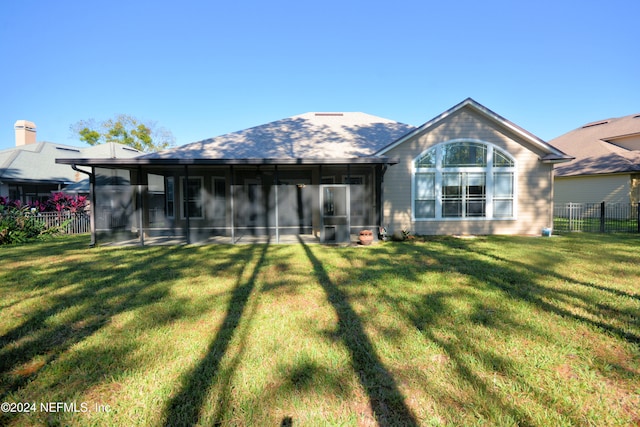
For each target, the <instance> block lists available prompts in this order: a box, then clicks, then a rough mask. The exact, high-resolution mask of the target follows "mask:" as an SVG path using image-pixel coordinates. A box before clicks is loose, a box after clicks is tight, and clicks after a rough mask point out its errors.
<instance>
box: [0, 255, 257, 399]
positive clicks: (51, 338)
mask: <svg viewBox="0 0 640 427" xmlns="http://www.w3.org/2000/svg"><path fill="white" fill-rule="evenodd" d="M200 250H201V249H200V248H184V247H162V248H161V247H156V248H119V249H117V250H114V249H106V250H102V249H94V250H92V251H95V253H93V254H91V253H90V254H89V255H87V256H76V257H69V258H65V259H62V260H61V261H60V262H58V263H57V264H56V265H46V264H44V263H43V264H39V265H38V266H36V267H34V266H33V265H32V266H29V265H27V266H24V267H23V266H19V267H18V269H24V270H25V271H24V273H25V274H26V273H27V271H32V272H33V269H36V270H37V275H38V276H39V279H38V280H39V282H38V283H36V284H35V285H34V289H36V290H37V292H38V295H39V296H38V297H35V298H40V299H41V300H42V301H41V304H40V305H39V306H38V307H37V308H36V309H33V310H31V309H30V311H26V309H20V308H19V307H18V306H15V305H12V306H15V307H13V308H11V310H12V312H13V315H14V316H20V317H24V320H23V321H21V322H20V323H19V324H18V325H17V326H15V327H13V328H12V329H9V330H8V331H7V332H5V333H4V334H3V335H2V336H0V400H2V399H5V398H6V396H8V395H10V394H13V393H16V392H18V390H19V389H20V388H21V387H23V386H24V385H26V384H27V383H30V382H36V381H37V380H38V375H39V374H40V372H41V371H43V369H45V368H46V367H47V366H48V365H51V364H52V363H54V362H55V361H56V360H57V359H59V358H60V357H61V356H62V355H63V354H65V353H66V352H67V351H68V350H69V349H70V348H71V347H73V346H75V345H76V344H79V343H81V342H83V341H85V340H86V339H88V338H89V337H91V336H92V335H94V334H95V333H96V332H97V331H99V330H101V329H102V328H103V327H105V326H107V325H109V324H110V322H111V321H112V319H113V318H114V317H115V316H117V315H119V314H121V313H124V312H128V311H134V310H135V311H137V312H138V314H139V313H145V312H144V311H140V309H143V308H144V307H148V306H149V307H150V306H153V305H155V304H158V303H160V305H159V306H158V308H159V309H164V308H165V307H166V306H167V305H168V302H169V301H170V300H171V301H170V302H171V303H172V304H171V305H170V308H169V310H170V311H171V313H169V312H164V311H163V312H162V314H158V313H156V311H157V310H155V311H154V310H147V313H146V314H145V315H146V316H152V318H136V319H134V322H135V324H136V325H142V326H143V327H146V326H147V325H148V327H158V326H160V325H162V324H163V322H165V323H167V322H170V321H171V320H172V319H175V318H176V317H181V316H183V314H184V312H185V308H184V306H183V304H181V303H180V300H179V298H178V299H176V298H175V297H172V296H171V295H170V289H171V287H172V285H173V284H174V282H175V280H176V279H179V278H180V277H182V276H184V275H186V274H189V271H190V270H191V269H192V268H195V267H196V265H195V263H198V262H200V261H202V257H200V256H198V255H197V252H198V251H200ZM67 253H68V251H67V249H65V248H64V247H60V249H59V253H57V254H56V253H55V250H54V253H53V254H50V255H49V256H51V257H54V258H56V257H62V256H63V255H64V254H67ZM243 257H244V256H243V254H242V253H241V252H238V253H236V254H233V255H231V256H230V257H229V259H221V258H220V257H217V259H216V260H215V263H216V264H215V265H216V266H217V267H218V268H227V267H229V266H233V265H236V264H237V263H239V262H242V259H243ZM19 273H20V272H18V276H19ZM12 286H15V287H16V290H17V291H19V290H20V288H19V285H18V284H15V283H14V284H13V285H12ZM66 288H68V290H67V289H66ZM173 300H175V301H173ZM165 303H167V305H165ZM196 309H197V310H203V311H204V310H206V309H207V307H197V308H196ZM8 310H10V308H6V309H3V310H2V311H3V312H4V313H3V314H4V315H6V313H8ZM20 310H24V311H20ZM161 311H162V310H161ZM154 313H155V314H154ZM134 350H135V348H132V347H131V345H121V344H120V343H117V342H115V343H113V344H112V345H109V346H107V347H106V348H104V349H101V350H99V351H98V353H96V351H97V350H95V349H92V348H89V349H83V350H77V351H76V352H74V353H72V354H70V356H68V357H66V358H65V361H64V363H63V364H61V365H60V366H58V368H57V370H56V371H55V372H56V374H54V375H58V376H59V377H60V378H59V381H56V382H55V383H56V384H59V385H58V386H56V387H55V388H54V389H52V392H53V393H54V394H55V395H57V396H59V397H58V399H59V400H60V401H63V400H64V399H65V398H71V397H72V396H77V395H78V393H81V392H82V391H83V390H86V389H88V388H90V387H91V386H93V385H94V384H96V383H98V382H101V381H103V380H104V376H105V375H108V376H109V377H112V378H117V377H118V374H119V372H120V371H124V370H126V369H129V368H131V369H134V368H139V366H133V365H132V366H129V365H127V363H126V361H127V360H129V355H130V354H131V353H133V351H134ZM102 357H104V358H106V359H107V360H110V361H112V362H113V363H102V362H103V359H101V358H102ZM132 363H133V362H132ZM61 366H62V369H61V370H60V367H61ZM81 366H84V367H87V366H91V369H87V370H90V371H93V372H92V373H91V375H85V376H84V377H83V379H82V381H81V382H79V383H76V384H74V387H73V390H69V389H66V388H65V386H64V385H60V384H64V383H65V381H68V378H69V376H70V375H72V374H73V373H74V372H73V370H75V369H78V368H80V367H81ZM65 369H66V370H65ZM101 369H102V370H103V371H102V372H100V370H101ZM69 370H71V371H72V372H69ZM58 372H60V373H59V374H58ZM48 375H51V373H49V374H48ZM36 387H37V385H36ZM43 390H44V389H43ZM5 400H6V399H5Z"/></svg>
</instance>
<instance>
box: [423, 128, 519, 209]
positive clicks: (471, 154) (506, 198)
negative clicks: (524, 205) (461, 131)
mask: <svg viewBox="0 0 640 427" xmlns="http://www.w3.org/2000/svg"><path fill="white" fill-rule="evenodd" d="M515 172H516V164H515V161H514V159H513V157H511V155H509V153H507V152H506V151H503V150H502V149H501V148H499V147H497V146H495V145H493V144H490V143H487V142H482V141H471V140H456V141H450V142H445V143H442V144H438V145H436V146H434V147H432V148H430V149H428V150H427V151H425V152H423V153H421V154H420V155H419V156H418V157H416V158H415V159H414V162H413V188H412V199H413V217H414V219H416V220H429V219H444V220H447V219H461V218H483V219H504V218H515V205H516V203H515V202H516V200H515V199H516V196H515V188H516V185H515V180H516V173H515Z"/></svg>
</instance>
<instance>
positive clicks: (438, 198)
mask: <svg viewBox="0 0 640 427" xmlns="http://www.w3.org/2000/svg"><path fill="white" fill-rule="evenodd" d="M461 142H472V143H479V144H483V145H485V146H486V148H487V150H486V156H487V159H486V160H487V165H486V166H462V167H443V166H442V155H443V150H442V148H443V147H445V146H447V145H450V144H456V143H461ZM434 149H435V158H436V159H435V167H416V161H417V160H419V159H421V158H423V157H424V156H425V155H426V153H427V152H428V151H430V150H434ZM496 149H497V150H499V152H500V153H501V154H503V155H504V156H506V157H507V158H508V159H510V160H511V161H512V162H513V166H495V167H494V166H493V160H494V151H495V150H496ZM421 173H433V174H434V175H435V178H434V192H435V195H434V197H435V199H434V205H435V209H434V216H433V217H429V218H422V217H416V212H417V210H416V202H417V201H426V200H431V199H419V200H417V199H416V196H417V188H416V186H417V185H416V176H417V175H418V174H421ZM444 173H484V174H485V198H486V205H485V216H482V217H477V216H476V217H474V216H468V217H464V216H463V217H446V216H443V211H442V209H443V201H442V200H443V197H442V182H443V181H442V179H443V174H444ZM496 173H512V174H513V193H512V196H511V198H508V197H505V196H498V197H496V196H494V176H495V174H496ZM507 199H508V200H511V201H512V215H511V216H502V217H501V216H496V215H495V214H494V206H495V202H496V201H497V200H507ZM517 201H518V164H517V161H516V159H515V158H514V157H513V156H512V155H511V153H509V152H508V151H506V150H505V149H504V148H502V147H500V146H498V145H496V144H493V143H491V142H487V141H483V140H479V139H473V138H458V139H452V140H448V141H445V142H441V143H438V144H435V145H432V146H430V147H429V148H427V149H426V150H424V151H422V152H421V153H419V154H418V155H417V156H415V157H414V158H413V159H412V161H411V220H412V221H416V222H417V221H496V220H498V221H503V220H515V219H517V216H518V213H517V205H518V203H517Z"/></svg>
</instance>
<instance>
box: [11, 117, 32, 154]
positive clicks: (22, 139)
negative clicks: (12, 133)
mask: <svg viewBox="0 0 640 427" xmlns="http://www.w3.org/2000/svg"><path fill="white" fill-rule="evenodd" d="M13 127H14V128H15V130H16V147H20V146H21V145H28V144H35V143H36V124H35V123H33V122H30V121H27V120H18V121H17V122H16V123H15V124H14V125H13Z"/></svg>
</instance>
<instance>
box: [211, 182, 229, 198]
mask: <svg viewBox="0 0 640 427" xmlns="http://www.w3.org/2000/svg"><path fill="white" fill-rule="evenodd" d="M226 193H227V185H226V183H225V181H224V179H223V178H214V180H213V197H215V198H216V199H224V198H225V196H226Z"/></svg>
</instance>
